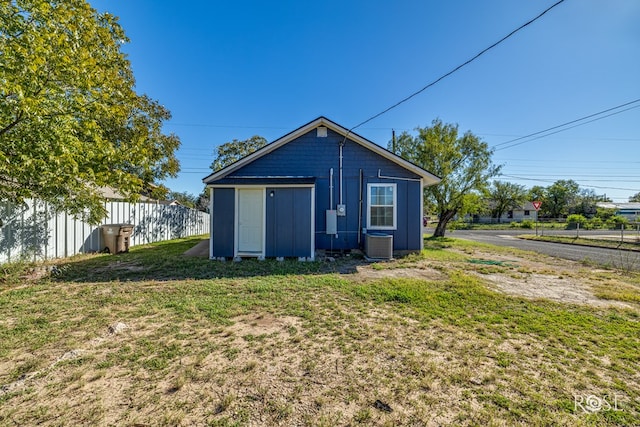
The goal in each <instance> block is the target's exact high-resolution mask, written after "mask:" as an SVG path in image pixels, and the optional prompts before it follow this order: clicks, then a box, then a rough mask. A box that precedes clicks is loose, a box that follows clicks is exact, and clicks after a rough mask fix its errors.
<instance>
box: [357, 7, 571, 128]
mask: <svg viewBox="0 0 640 427" xmlns="http://www.w3.org/2000/svg"><path fill="white" fill-rule="evenodd" d="M563 2H564V0H559V1H558V2H556V3H555V4H553V5H551V6H550V7H548V8H547V9H545V10H544V11H543V12H542V13H540V14H539V15H538V16H536V17H535V18H533V19H531V20H529V21H527V22H525V23H524V24H522V25H521V26H519V27H518V28H516V29H515V30H513V31H511V32H510V33H509V34H507V35H506V36H504V37H503V38H501V39H500V40H498V41H497V42H495V43H493V44H492V45H491V46H489V47H487V48H485V49H483V50H481V51H480V52H479V53H477V54H476V55H475V56H473V57H472V58H471V59H468V60H467V61H465V62H463V63H462V64H460V65H458V66H457V67H455V68H454V69H452V70H451V71H449V72H447V73H445V74H443V75H442V76H440V77H438V78H437V79H435V80H434V81H432V82H431V83H429V84H428V85H426V86H424V87H423V88H422V89H420V90H417V91H416V92H413V93H412V94H411V95H409V96H407V97H405V98H403V99H401V100H400V101H398V102H396V103H395V104H393V105H392V106H391V107H388V108H386V109H385V110H383V111H381V112H379V113H378V114H376V115H374V116H371V117H369V118H368V119H366V120H365V121H363V122H360V123H358V124H357V125H355V126H354V127H352V128H351V129H349V132H351V131H352V130H354V129H357V128H359V127H360V126H362V125H363V124H365V123H368V122H370V121H371V120H373V119H376V118H378V117H380V116H381V115H383V114H385V113H387V112H389V111H391V110H393V109H394V108H396V107H397V106H399V105H401V104H404V103H405V102H407V101H408V100H410V99H411V98H413V97H414V96H417V95H419V94H421V93H422V92H424V91H425V90H427V89H429V88H430V87H431V86H434V85H435V84H437V83H438V82H440V81H441V80H443V79H445V78H447V77H449V76H450V75H451V74H453V73H455V72H456V71H458V70H460V69H461V68H462V67H464V66H466V65H469V64H470V63H472V62H473V61H475V60H476V59H478V58H479V57H480V56H482V55H483V54H485V53H486V52H488V51H489V50H491V49H493V48H494V47H496V46H498V45H499V44H500V43H502V42H503V41H505V40H507V39H508V38H509V37H511V36H513V35H514V34H515V33H517V32H518V31H520V30H522V29H523V28H525V27H527V26H528V25H531V24H532V23H534V22H535V21H537V20H538V19H540V18H541V17H542V16H543V15H544V14H546V13H547V12H549V11H550V10H551V9H553V8H554V7H556V6H558V5H559V4H560V3H563Z"/></svg>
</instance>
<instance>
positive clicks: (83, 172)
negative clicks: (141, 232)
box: [0, 0, 180, 224]
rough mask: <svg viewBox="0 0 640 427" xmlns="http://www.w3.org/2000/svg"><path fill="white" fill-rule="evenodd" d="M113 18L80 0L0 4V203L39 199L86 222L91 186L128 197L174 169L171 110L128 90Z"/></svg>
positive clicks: (99, 211)
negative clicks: (165, 126) (165, 127)
mask: <svg viewBox="0 0 640 427" xmlns="http://www.w3.org/2000/svg"><path fill="white" fill-rule="evenodd" d="M117 21H118V20H117V18H116V17H115V16H113V15H110V14H108V13H99V12H97V11H96V10H95V9H93V8H91V6H90V5H89V4H88V3H87V2H86V1H85V0H65V1H59V0H30V1H23V0H9V1H2V2H0V201H3V200H10V201H12V202H18V203H20V202H22V201H24V200H25V199H39V200H42V201H46V202H48V203H49V204H50V206H52V207H53V208H54V209H58V210H64V211H66V212H68V213H70V214H72V215H74V216H76V217H82V218H83V219H85V220H86V221H88V222H90V223H94V224H95V223H99V222H100V221H101V220H102V218H103V217H104V216H105V214H106V210H105V207H104V203H103V197H102V195H101V193H100V191H99V189H100V187H112V188H114V189H116V190H117V191H118V192H119V193H120V194H123V195H124V196H126V197H127V198H129V199H130V200H135V199H136V198H137V196H138V195H139V194H140V193H141V192H142V191H143V190H145V189H147V188H149V185H150V184H153V183H154V182H158V181H159V180H162V179H164V178H166V177H167V176H175V175H176V173H177V172H178V170H179V165H178V161H177V159H176V158H175V150H176V149H177V148H178V147H179V145H180V141H179V139H178V138H177V137H176V136H174V135H165V134H164V133H163V132H162V123H163V122H164V121H166V120H168V119H169V118H170V117H171V116H170V113H169V111H168V110H167V109H166V108H164V107H163V106H161V105H160V104H158V103H157V102H156V101H154V100H152V99H150V98H148V97H146V96H144V95H139V94H137V93H136V91H135V80H134V77H133V73H132V71H131V66H130V63H129V61H128V60H127V58H126V55H125V54H124V53H123V52H122V50H121V48H122V46H123V44H124V43H126V42H127V41H128V40H127V37H126V35H125V33H124V31H123V29H122V28H121V27H120V25H119V24H118V22H117ZM154 188H155V191H154V196H156V197H157V196H159V195H161V193H163V192H166V188H164V187H162V186H154Z"/></svg>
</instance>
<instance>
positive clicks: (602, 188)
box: [500, 175, 638, 191]
mask: <svg viewBox="0 0 640 427" xmlns="http://www.w3.org/2000/svg"><path fill="white" fill-rule="evenodd" d="M500 176H503V177H505V178H513V179H519V180H522V181H535V182H551V183H554V182H556V181H557V180H554V179H534V178H527V177H523V176H515V175H500ZM574 181H576V182H578V181H579V180H574ZM585 187H588V188H597V189H599V190H622V191H638V188H619V187H601V186H596V185H585Z"/></svg>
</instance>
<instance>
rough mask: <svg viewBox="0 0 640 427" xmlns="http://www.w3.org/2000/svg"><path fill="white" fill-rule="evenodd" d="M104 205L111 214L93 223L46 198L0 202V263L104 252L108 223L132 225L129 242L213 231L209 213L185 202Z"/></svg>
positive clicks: (144, 241)
mask: <svg viewBox="0 0 640 427" xmlns="http://www.w3.org/2000/svg"><path fill="white" fill-rule="evenodd" d="M105 208H106V209H107V212H108V216H107V217H106V218H105V219H104V220H103V221H102V224H100V225H97V226H95V225H93V226H92V225H89V224H87V223H85V222H82V221H80V220H76V219H74V218H73V217H72V216H71V215H67V214H66V213H64V212H55V211H52V209H51V208H50V207H49V206H48V205H47V204H46V203H42V202H38V201H28V202H27V203H25V204H23V205H16V204H12V203H2V202H0V221H1V224H2V225H1V227H0V263H5V262H12V261H19V260H26V261H35V260H45V259H52V258H64V257H69V256H72V255H76V254H79V253H90V252H98V251H101V250H102V249H104V245H103V243H102V237H101V231H100V230H101V229H100V226H101V225H104V224H133V225H134V229H133V234H132V235H131V239H130V246H135V245H141V244H146V243H152V242H159V241H163V240H171V239H177V238H181V237H189V236H196V235H200V234H207V233H209V224H210V221H209V214H208V213H205V212H201V211H198V210H195V209H189V208H186V207H184V206H169V205H162V204H157V203H128V202H115V201H112V202H106V204H105Z"/></svg>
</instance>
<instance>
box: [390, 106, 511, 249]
mask: <svg viewBox="0 0 640 427" xmlns="http://www.w3.org/2000/svg"><path fill="white" fill-rule="evenodd" d="M416 130H417V131H418V135H416V136H411V135H410V134H408V133H407V132H403V133H402V134H401V135H400V137H399V138H398V140H397V142H396V144H395V149H394V147H393V144H392V142H389V146H388V147H389V149H390V150H393V151H394V152H395V154H398V155H399V156H401V157H403V158H404V159H406V160H408V161H410V162H412V163H414V164H416V165H418V166H420V167H422V168H423V169H426V170H428V171H430V172H431V173H433V174H435V175H437V176H439V177H441V178H442V181H441V182H440V183H439V184H437V185H433V186H430V187H427V188H426V189H425V190H424V194H425V200H426V201H427V203H429V204H430V205H431V206H434V207H435V211H436V212H437V213H438V217H439V218H438V219H439V221H438V225H437V226H436V229H435V232H434V233H433V235H434V236H437V237H442V236H444V234H445V230H446V226H447V223H448V222H449V221H451V220H452V219H453V218H454V217H455V216H456V215H464V214H465V213H471V211H472V210H474V209H477V208H478V205H477V203H475V202H477V200H478V197H477V194H478V193H481V192H483V191H484V190H486V187H487V185H488V182H489V180H490V179H491V178H493V177H495V176H496V175H497V174H498V173H499V171H500V167H499V166H494V165H493V164H492V163H491V154H492V153H493V150H491V149H489V146H488V145H487V143H485V142H483V141H482V140H481V139H480V138H478V137H477V136H475V135H474V134H472V133H471V132H466V133H465V134H464V135H462V136H459V135H458V125H454V124H445V123H443V122H442V121H441V120H439V119H436V120H434V121H433V122H432V123H431V126H429V127H424V128H420V127H418V128H416Z"/></svg>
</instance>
